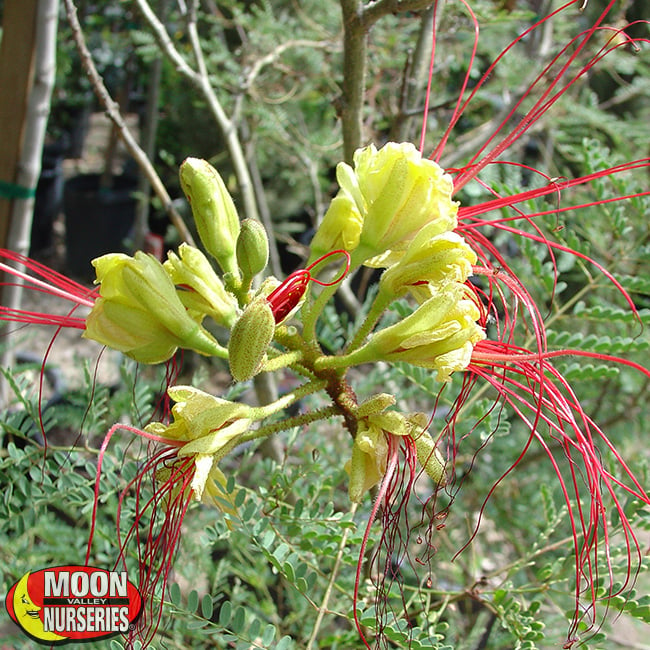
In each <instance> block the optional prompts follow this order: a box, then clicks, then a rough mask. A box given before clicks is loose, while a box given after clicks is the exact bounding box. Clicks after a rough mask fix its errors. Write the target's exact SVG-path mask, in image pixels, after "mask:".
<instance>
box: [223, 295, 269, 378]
mask: <svg viewBox="0 0 650 650" xmlns="http://www.w3.org/2000/svg"><path fill="white" fill-rule="evenodd" d="M274 334H275V318H274V316H273V311H272V310H271V306H270V305H269V303H268V302H267V301H266V298H263V297H260V298H258V299H255V300H253V301H252V302H251V303H250V304H249V305H248V306H247V307H246V309H245V310H244V313H243V314H242V315H241V316H240V317H239V320H238V321H237V322H236V323H235V326H234V327H233V328H232V331H231V333H230V341H229V342H228V355H229V357H228V358H229V361H230V374H231V375H232V377H233V379H234V380H235V381H246V380H248V379H250V378H251V377H254V376H255V375H256V374H257V373H258V372H259V371H260V369H261V367H262V365H263V364H264V361H266V350H267V349H268V347H269V344H270V343H271V341H272V340H273V335H274Z"/></svg>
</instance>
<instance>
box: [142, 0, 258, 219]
mask: <svg viewBox="0 0 650 650" xmlns="http://www.w3.org/2000/svg"><path fill="white" fill-rule="evenodd" d="M135 1H136V4H137V5H138V8H139V9H140V11H141V12H142V15H143V16H144V18H145V20H146V21H147V23H148V24H149V27H150V28H151V30H152V31H153V33H154V36H155V38H156V41H157V42H158V45H159V46H160V48H161V49H162V51H163V52H164V54H165V55H166V56H167V57H168V58H169V59H170V60H171V61H172V63H174V65H175V66H176V69H177V70H178V71H179V72H180V73H181V74H183V75H185V76H186V77H187V78H188V79H189V80H190V81H191V82H192V83H193V84H194V85H195V86H196V87H197V88H198V90H199V91H200V92H201V94H202V95H203V98H204V99H205V101H206V103H207V104H208V107H209V109H210V112H211V113H212V116H213V117H214V119H215V121H216V123H217V125H218V127H219V129H220V130H221V133H222V135H223V137H224V140H225V142H226V147H227V149H228V153H229V155H230V159H231V161H232V164H233V169H234V172H235V175H236V177H237V183H238V186H239V193H240V195H241V199H242V203H243V212H244V215H245V216H246V217H248V218H251V219H257V220H258V221H259V220H260V215H259V210H258V207H257V202H256V201H255V192H254V190H253V183H252V181H251V177H250V172H249V169H248V166H247V164H246V156H245V155H244V150H243V147H242V143H241V141H240V139H239V135H238V133H237V128H236V125H235V123H234V122H233V120H231V119H230V118H228V116H227V115H226V112H225V110H224V108H223V106H222V105H221V102H220V101H219V98H218V97H217V94H216V92H215V90H214V88H213V87H212V84H211V83H210V79H209V75H208V73H207V67H206V65H205V60H204V57H203V51H202V50H201V46H200V43H199V42H198V34H197V33H196V30H195V28H192V29H189V36H190V40H191V41H192V50H193V52H194V55H195V57H196V58H197V65H198V66H199V72H197V71H195V70H194V69H192V68H191V67H190V65H189V64H188V63H187V62H186V61H185V59H184V58H183V57H182V56H181V55H180V53H179V52H178V51H177V50H176V48H175V47H174V44H173V43H172V41H171V39H170V38H169V35H168V34H167V30H166V29H165V26H164V25H163V24H162V23H161V22H160V20H158V17H157V16H156V14H155V13H154V12H153V11H152V9H151V7H150V6H149V3H148V2H147V0H135ZM189 22H190V23H191V22H192V20H191V16H190V21H189ZM200 71H204V73H203V74H201V72H200Z"/></svg>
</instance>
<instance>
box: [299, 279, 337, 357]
mask: <svg viewBox="0 0 650 650" xmlns="http://www.w3.org/2000/svg"><path fill="white" fill-rule="evenodd" d="M337 289H338V285H337V284H335V285H332V286H331V287H323V290H322V291H321V292H320V294H319V295H318V297H317V298H316V299H315V300H314V301H313V302H312V303H311V304H310V305H304V306H303V308H302V314H303V317H302V324H303V328H302V332H303V338H304V339H305V341H306V342H307V344H308V345H310V346H312V347H313V346H315V345H316V346H317V345H318V341H317V338H316V321H317V320H318V317H319V316H320V315H321V314H322V312H323V309H325V305H326V304H327V301H328V300H329V299H330V298H331V297H332V296H333V295H334V294H335V293H336V290H337Z"/></svg>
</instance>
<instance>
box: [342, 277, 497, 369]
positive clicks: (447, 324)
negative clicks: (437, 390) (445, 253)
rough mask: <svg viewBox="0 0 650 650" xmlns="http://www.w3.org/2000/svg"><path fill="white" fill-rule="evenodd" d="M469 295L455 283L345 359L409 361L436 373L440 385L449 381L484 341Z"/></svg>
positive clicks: (478, 314) (356, 360) (380, 331)
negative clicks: (477, 345) (479, 343)
mask: <svg viewBox="0 0 650 650" xmlns="http://www.w3.org/2000/svg"><path fill="white" fill-rule="evenodd" d="M468 291H469V290H468V289H467V288H466V287H464V286H463V285H462V284H459V283H456V282H451V283H448V284H446V285H444V286H443V287H441V288H440V290H439V291H437V292H436V293H435V295H434V296H433V297H431V298H429V299H428V300H426V301H425V302H424V303H423V304H422V305H420V307H418V308H417V309H416V310H415V311H414V312H413V313H412V314H411V315H409V316H407V317H406V318H405V319H404V320H402V321H400V322H398V323H395V325H391V326H390V327H387V328H385V329H383V330H379V331H378V332H376V333H375V334H373V335H372V336H371V338H370V340H369V341H368V342H367V343H366V344H365V345H364V346H363V347H362V348H359V349H358V350H356V351H354V352H352V353H351V354H350V355H348V356H347V357H344V358H345V359H347V361H348V362H351V363H354V364H359V363H367V362H371V361H406V362H407V363H410V364H412V365H414V366H420V367H422V368H431V369H433V370H437V371H438V375H437V379H438V381H448V380H449V379H450V377H451V374H452V373H453V372H456V371H459V370H464V369H465V368H466V367H467V366H468V365H469V362H470V360H471V356H472V351H473V349H474V345H476V343H478V342H479V341H481V340H483V339H484V338H485V332H484V331H483V330H482V329H481V328H480V327H479V326H478V325H477V323H476V321H477V320H478V319H479V317H480V312H479V309H478V306H477V305H476V303H475V302H474V300H472V299H471V298H470V297H469V294H468Z"/></svg>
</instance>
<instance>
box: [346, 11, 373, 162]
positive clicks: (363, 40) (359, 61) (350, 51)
mask: <svg viewBox="0 0 650 650" xmlns="http://www.w3.org/2000/svg"><path fill="white" fill-rule="evenodd" d="M341 11H342V13H343V97H342V100H341V108H340V115H341V127H342V130H343V159H344V160H345V161H346V162H347V163H351V162H352V157H353V154H354V152H355V151H356V150H357V149H358V148H359V147H360V146H361V145H362V143H363V140H364V138H363V121H362V116H363V104H364V97H365V93H366V67H367V39H368V29H369V27H366V25H364V23H363V8H362V5H361V1H360V0H341Z"/></svg>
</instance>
